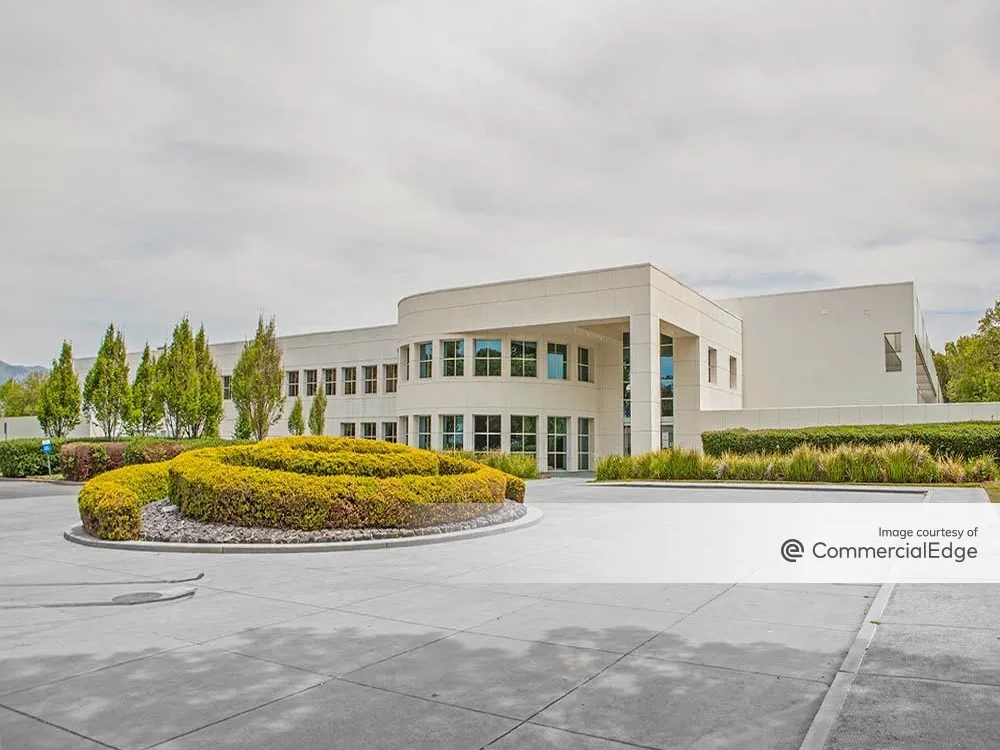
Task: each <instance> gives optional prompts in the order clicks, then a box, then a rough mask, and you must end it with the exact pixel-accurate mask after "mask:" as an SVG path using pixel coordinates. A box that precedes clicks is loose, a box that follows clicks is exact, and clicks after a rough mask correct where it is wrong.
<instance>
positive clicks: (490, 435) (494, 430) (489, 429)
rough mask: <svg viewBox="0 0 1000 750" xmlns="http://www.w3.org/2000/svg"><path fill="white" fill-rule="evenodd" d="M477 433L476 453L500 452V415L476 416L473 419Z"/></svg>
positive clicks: (475, 439)
mask: <svg viewBox="0 0 1000 750" xmlns="http://www.w3.org/2000/svg"><path fill="white" fill-rule="evenodd" d="M472 424H473V428H474V431H475V437H474V446H473V447H474V448H475V450H476V452H478V453H482V452H486V451H498V450H500V415H499V414H488V415H484V414H476V415H475V416H474V417H473V418H472Z"/></svg>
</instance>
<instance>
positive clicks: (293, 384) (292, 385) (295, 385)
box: [288, 370, 299, 398]
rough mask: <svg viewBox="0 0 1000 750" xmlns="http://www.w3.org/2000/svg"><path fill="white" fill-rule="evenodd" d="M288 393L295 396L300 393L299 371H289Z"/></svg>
mask: <svg viewBox="0 0 1000 750" xmlns="http://www.w3.org/2000/svg"><path fill="white" fill-rule="evenodd" d="M288 395H289V396H290V397H292V398H295V397H296V396H298V395H299V371H298V370H289V371H288Z"/></svg>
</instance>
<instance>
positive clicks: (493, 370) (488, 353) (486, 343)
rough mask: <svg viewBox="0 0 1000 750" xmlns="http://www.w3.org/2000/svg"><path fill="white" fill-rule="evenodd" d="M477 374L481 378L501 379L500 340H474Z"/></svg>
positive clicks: (501, 346)
mask: <svg viewBox="0 0 1000 750" xmlns="http://www.w3.org/2000/svg"><path fill="white" fill-rule="evenodd" d="M472 343H473V349H474V351H475V363H474V364H475V373H476V375H477V376H479V377H491V378H499V377H500V370H501V354H500V352H501V350H502V348H503V345H502V344H501V342H500V339H474V340H473V342H472Z"/></svg>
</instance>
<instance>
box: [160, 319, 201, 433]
mask: <svg viewBox="0 0 1000 750" xmlns="http://www.w3.org/2000/svg"><path fill="white" fill-rule="evenodd" d="M156 383H157V391H158V393H159V396H160V398H161V399H162V402H163V416H164V421H165V423H166V426H167V432H169V433H170V435H171V437H174V438H180V437H184V436H189V435H190V434H191V431H192V430H193V429H194V428H195V426H196V425H197V423H198V408H199V402H198V395H199V391H200V381H199V378H198V368H197V366H196V364H195V354H194V337H193V336H192V335H191V323H190V322H189V321H188V318H187V316H186V315H185V316H184V317H183V318H182V319H181V322H180V323H178V324H177V325H176V326H174V333H173V337H172V338H171V341H170V346H168V347H167V348H166V351H165V352H164V353H163V355H162V356H161V357H160V358H159V360H158V361H157V364H156Z"/></svg>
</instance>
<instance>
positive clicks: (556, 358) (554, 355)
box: [546, 344, 569, 380]
mask: <svg viewBox="0 0 1000 750" xmlns="http://www.w3.org/2000/svg"><path fill="white" fill-rule="evenodd" d="M567 358H568V355H567V352H566V344H549V347H548V358H547V360H546V362H547V368H546V369H547V375H548V377H549V379H550V380H566V379H567V378H569V373H568V372H567V367H566V360H567Z"/></svg>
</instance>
